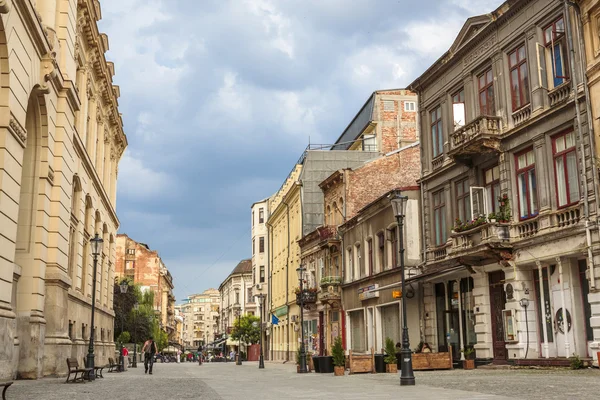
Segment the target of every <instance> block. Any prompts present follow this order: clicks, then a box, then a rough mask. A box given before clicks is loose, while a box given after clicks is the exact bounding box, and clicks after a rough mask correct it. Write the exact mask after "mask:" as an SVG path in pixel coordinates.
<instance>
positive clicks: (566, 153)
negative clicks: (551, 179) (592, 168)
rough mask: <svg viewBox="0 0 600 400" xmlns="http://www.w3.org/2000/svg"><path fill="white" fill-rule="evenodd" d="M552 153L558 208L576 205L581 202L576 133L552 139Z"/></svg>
mask: <svg viewBox="0 0 600 400" xmlns="http://www.w3.org/2000/svg"><path fill="white" fill-rule="evenodd" d="M552 152H553V153H554V172H555V173H556V180H555V183H556V196H557V200H558V206H559V207H565V206H569V205H571V204H575V203H577V202H578V201H579V176H578V173H577V152H576V151H575V132H573V131H571V132H567V133H563V134H561V135H559V136H556V137H554V138H553V139H552Z"/></svg>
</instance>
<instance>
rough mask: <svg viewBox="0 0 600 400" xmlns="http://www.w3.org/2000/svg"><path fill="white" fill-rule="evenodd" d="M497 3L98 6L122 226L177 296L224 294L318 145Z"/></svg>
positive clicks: (201, 1) (367, 0)
mask: <svg viewBox="0 0 600 400" xmlns="http://www.w3.org/2000/svg"><path fill="white" fill-rule="evenodd" d="M500 2H501V1H500V0H420V1H418V2H415V1H409V0H393V1H392V0H102V1H101V5H102V16H103V19H102V21H100V30H101V31H103V32H106V33H107V34H108V36H109V40H110V50H109V52H108V54H107V58H108V59H109V60H111V61H114V62H115V67H116V76H115V83H116V84H117V85H119V86H120V87H121V98H120V99H119V103H120V110H121V112H122V113H123V119H124V122H125V133H126V134H127V137H128V140H129V147H128V149H127V151H126V152H125V155H124V157H123V159H122V160H121V163H120V165H119V181H118V203H117V213H118V215H119V218H120V220H121V228H120V232H121V233H127V234H128V235H129V236H130V237H132V238H133V239H135V240H137V241H141V242H144V243H147V244H148V245H149V246H150V247H151V248H152V249H156V250H158V251H159V253H160V255H161V256H162V258H163V259H164V261H165V263H166V264H167V266H168V268H169V270H170V271H171V274H172V275H173V277H174V280H175V294H176V296H177V301H180V300H182V299H184V298H185V297H186V296H187V295H188V294H191V293H196V292H201V291H203V290H204V289H207V288H209V287H218V286H219V284H220V283H221V281H222V280H223V279H224V278H225V277H226V276H227V275H228V274H229V273H230V272H231V270H232V269H233V268H234V267H235V265H236V264H237V262H238V261H239V260H241V259H243V258H248V257H249V256H250V251H251V239H250V205H251V204H252V203H253V202H255V201H257V200H260V199H262V198H265V197H268V196H269V195H271V194H272V193H273V192H274V191H275V190H277V189H278V188H279V186H280V185H281V183H282V182H283V180H284V179H285V177H286V176H287V174H288V173H289V171H290V170H291V168H292V167H293V164H294V162H295V161H296V160H297V159H298V158H299V156H300V155H301V153H302V151H303V150H304V148H305V147H306V146H307V144H308V142H309V140H310V142H311V143H332V142H334V141H335V140H336V139H337V138H338V137H339V135H340V134H341V132H342V131H343V129H344V127H345V126H346V125H347V124H348V123H349V122H350V120H351V119H352V117H353V116H354V114H356V112H357V111H358V110H359V108H360V107H361V106H362V104H363V103H364V102H365V101H366V99H367V97H368V96H369V95H370V94H371V93H372V92H373V91H374V90H376V89H387V88H398V87H404V86H406V85H407V84H409V83H410V82H412V80H413V79H414V78H416V77H417V76H418V75H420V73H422V72H423V71H424V70H425V69H426V68H427V67H428V66H429V65H431V63H433V62H434V61H435V60H436V59H437V58H438V57H439V56H440V55H441V54H442V53H443V52H444V51H446V50H447V48H448V47H449V46H450V44H451V43H452V41H453V40H454V38H455V36H456V35H457V33H458V31H459V30H460V28H461V27H462V25H463V23H464V21H465V20H466V18H468V17H469V16H472V15H477V14H482V13H486V12H490V11H491V10H492V9H494V8H495V7H496V6H498V5H499V4H500Z"/></svg>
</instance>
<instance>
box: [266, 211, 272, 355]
mask: <svg viewBox="0 0 600 400" xmlns="http://www.w3.org/2000/svg"><path fill="white" fill-rule="evenodd" d="M267 214H269V203H267ZM267 219H268V217H267ZM265 225H266V226H267V240H268V241H269V243H268V245H267V260H269V265H268V266H267V268H269V270H268V271H267V276H268V277H269V282H268V283H267V295H268V296H269V313H270V314H272V313H273V296H272V293H273V292H272V291H271V282H272V281H273V275H272V273H271V271H272V268H271V266H272V265H273V260H272V254H273V252H272V251H271V246H272V245H273V240H272V239H273V225H271V224H270V223H269V221H267V222H265ZM272 320H273V318H272V317H271V321H272ZM272 326H273V324H271V334H270V335H269V341H270V342H271V345H270V348H269V353H270V358H269V360H273V328H272Z"/></svg>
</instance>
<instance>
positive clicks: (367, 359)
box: [349, 349, 375, 374]
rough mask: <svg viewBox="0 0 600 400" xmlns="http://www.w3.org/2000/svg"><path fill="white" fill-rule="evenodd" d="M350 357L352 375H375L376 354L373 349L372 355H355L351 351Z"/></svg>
mask: <svg viewBox="0 0 600 400" xmlns="http://www.w3.org/2000/svg"><path fill="white" fill-rule="evenodd" d="M349 354H350V357H349V360H350V363H349V368H350V374H359V373H365V372H368V373H375V353H374V351H373V349H371V354H359V355H357V354H354V353H352V350H350V351H349Z"/></svg>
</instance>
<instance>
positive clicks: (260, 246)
mask: <svg viewBox="0 0 600 400" xmlns="http://www.w3.org/2000/svg"><path fill="white" fill-rule="evenodd" d="M258 252H259V253H264V252H265V238H264V237H261V238H258Z"/></svg>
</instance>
